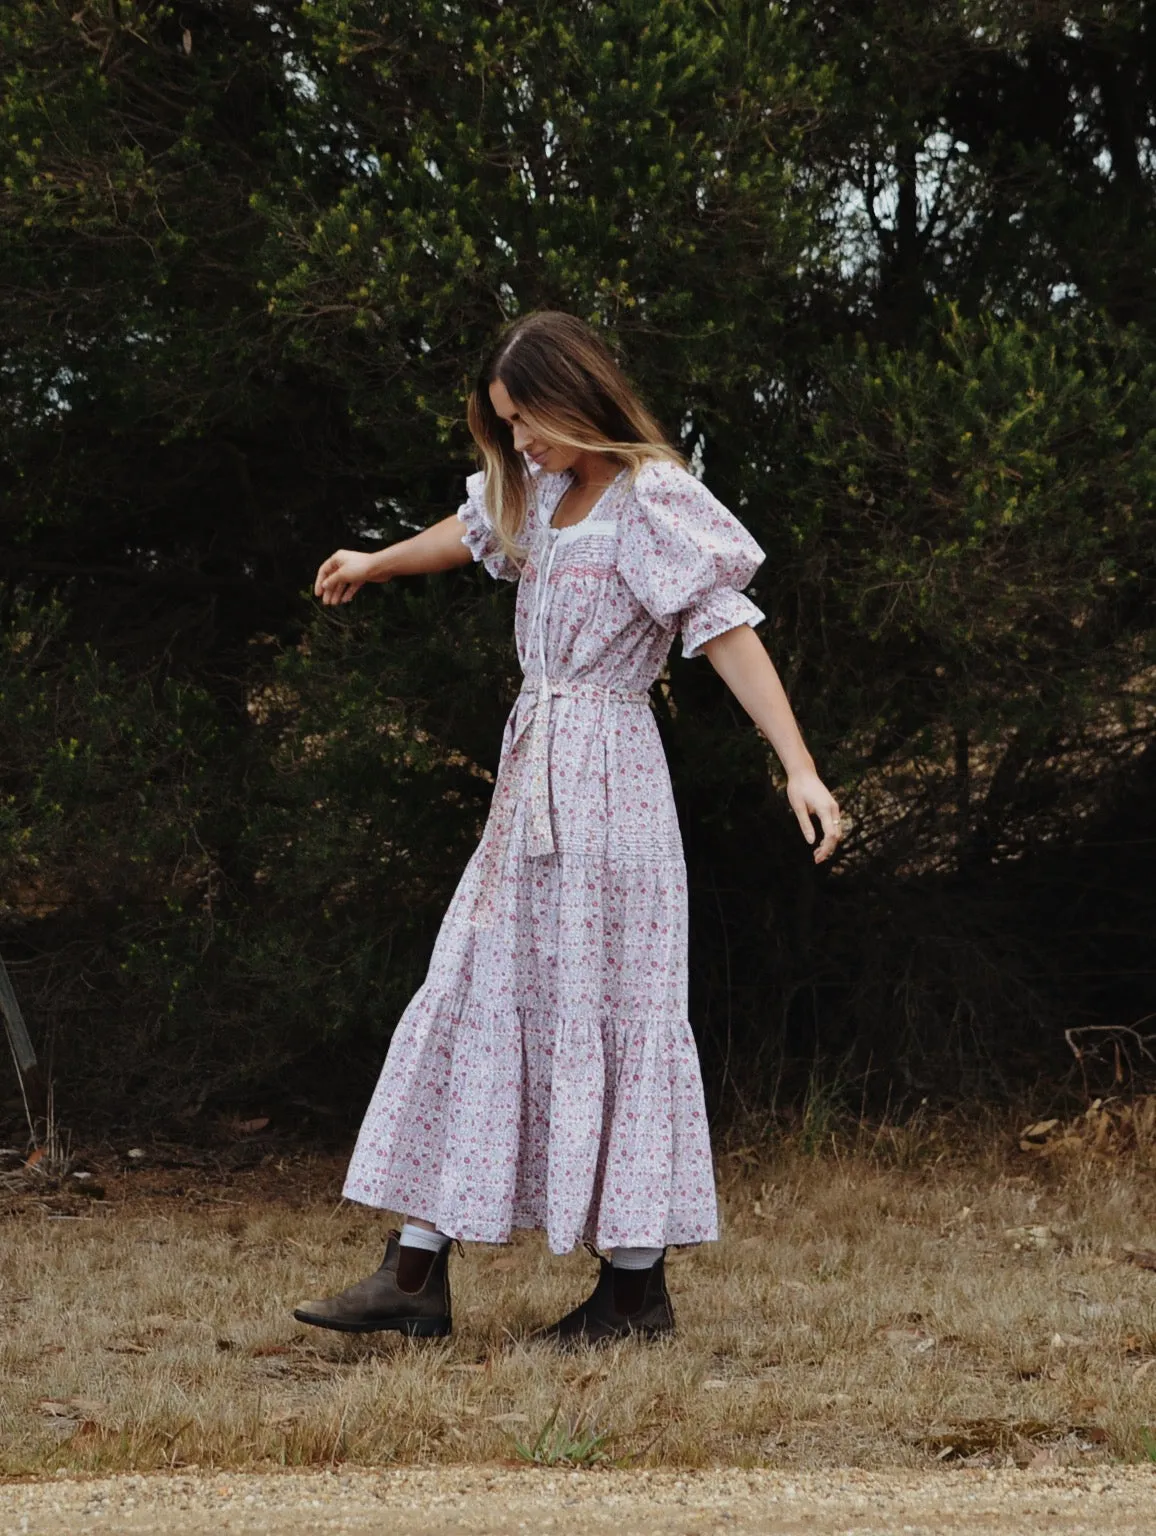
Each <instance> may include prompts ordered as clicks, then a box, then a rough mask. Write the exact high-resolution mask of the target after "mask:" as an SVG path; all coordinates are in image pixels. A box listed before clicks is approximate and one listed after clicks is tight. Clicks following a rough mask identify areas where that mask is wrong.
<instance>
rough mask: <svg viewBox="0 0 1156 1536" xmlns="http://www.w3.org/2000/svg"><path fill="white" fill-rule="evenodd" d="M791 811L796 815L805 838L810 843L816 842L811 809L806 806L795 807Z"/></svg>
mask: <svg viewBox="0 0 1156 1536" xmlns="http://www.w3.org/2000/svg"><path fill="white" fill-rule="evenodd" d="M791 809H792V810H793V811H794V813H795V820H796V821H797V822H798V823H799V826H800V828H801V829H802V833H803V836H804V837H805V838H806V839H807V841H808V842H809V843H813V842H814V841H815V828H814V827H813V826H812V825H811V812H810V808H809V807H808V806H806V805H802V806H800V805H793V806H792V807H791Z"/></svg>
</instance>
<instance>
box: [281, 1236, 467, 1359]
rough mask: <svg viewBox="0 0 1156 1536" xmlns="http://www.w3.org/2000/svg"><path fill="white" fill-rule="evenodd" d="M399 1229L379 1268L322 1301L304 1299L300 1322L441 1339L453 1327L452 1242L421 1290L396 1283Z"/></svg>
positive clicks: (295, 1311)
mask: <svg viewBox="0 0 1156 1536" xmlns="http://www.w3.org/2000/svg"><path fill="white" fill-rule="evenodd" d="M399 1237H400V1233H398V1232H397V1231H391V1232H390V1233H389V1238H388V1241H387V1242H386V1245H385V1258H384V1259H383V1260H382V1263H381V1267H380V1269H377V1270H375V1271H374V1273H373V1274H372V1275H368V1276H367V1277H366V1278H365V1279H364V1280H358V1281H357V1282H356V1283H355V1284H354V1285H350V1286H347V1287H346V1288H345V1290H343V1291H341V1292H340V1293H339V1294H338V1295H336V1296H327V1297H326V1298H325V1299H324V1300H323V1301H302V1302H299V1303H298V1305H297V1306H296V1307H294V1309H293V1316H294V1317H295V1318H296V1319H297V1321H298V1322H299V1323H312V1324H313V1326H314V1327H315V1328H336V1329H337V1330H338V1331H339V1332H340V1333H385V1332H394V1333H405V1334H409V1336H410V1337H411V1338H418V1339H440V1338H444V1337H445V1335H446V1334H447V1333H449V1331H450V1327H451V1313H450V1277H449V1267H448V1266H449V1256H450V1244H449V1243H447V1244H446V1245H445V1247H444V1248H443V1249H442V1250H441V1252H440V1253H436V1254H431V1255H430V1259H431V1263H430V1266H429V1272H428V1274H427V1275H426V1277H425V1281H424V1282H423V1284H422V1285H421V1287H420V1289H419V1290H416V1291H404V1290H402V1288H401V1287H400V1286H399V1285H398V1283H397V1264H398V1258H399V1256H400V1254H401V1247H400V1244H399V1242H398V1239H399Z"/></svg>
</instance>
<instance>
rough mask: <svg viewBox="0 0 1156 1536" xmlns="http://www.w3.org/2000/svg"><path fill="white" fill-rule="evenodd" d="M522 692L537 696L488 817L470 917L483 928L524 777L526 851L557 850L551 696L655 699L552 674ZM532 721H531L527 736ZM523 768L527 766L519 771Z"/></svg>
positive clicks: (515, 740)
mask: <svg viewBox="0 0 1156 1536" xmlns="http://www.w3.org/2000/svg"><path fill="white" fill-rule="evenodd" d="M518 697H519V699H527V700H530V701H532V708H531V709H530V710H529V711H523V713H522V717H521V719H520V720H519V722H518V725H517V727H516V728H515V731H514V736H513V738H512V740H511V742H510V746H509V750H508V751H507V753H506V760H505V762H504V763H503V764H502V770H501V772H500V773H499V775H498V780H499V782H498V783H497V784H496V785H495V786H494V797H493V802H492V804H491V807H490V816H489V822H488V824H487V827H486V831H485V833H484V835H483V837H482V842H481V846H480V848H479V854H480V856H481V864H482V870H481V877H480V880H479V883H478V889H477V896H476V898H475V903H474V911H473V914H472V916H471V921H472V922H473V923H474V924H475V926H478V927H484V926H487V925H488V920H489V918H490V917H492V915H493V912H494V909H495V898H496V896H497V892H498V887H499V885H500V883H501V879H502V872H503V868H504V865H505V857H506V849H507V847H508V845H509V841H510V833H511V832H512V830H513V825H514V811H515V809H516V807H517V802H518V789H519V785H520V782H521V781H522V780H523V778H524V782H525V784H526V792H527V793H526V812H527V837H526V852H527V853H528V854H529V855H530V856H531V857H532V858H539V857H541V856H543V855H545V854H549V853H553V852H554V849H555V844H554V829H553V827H552V826H551V823H550V701H551V699H600V700H604V701H606V702H610V703H615V704H649V703H650V694H649V692H647V691H646V690H645V689H642V688H606V687H603V686H602V685H601V684H599V683H584V682H579V681H575V680H571V679H569V678H551V677H547V678H541V679H539V680H537V681H534V680H532V679H529V678H528V679H527V680H526V682H525V683H524V684H523V686H522V688H521V691H520V692H519V694H518ZM527 722H528V723H529V725H530V730H529V735H528V736H527V734H526V725H527ZM523 743H525V746H523ZM523 764H524V766H523ZM519 769H521V770H522V771H521V772H519Z"/></svg>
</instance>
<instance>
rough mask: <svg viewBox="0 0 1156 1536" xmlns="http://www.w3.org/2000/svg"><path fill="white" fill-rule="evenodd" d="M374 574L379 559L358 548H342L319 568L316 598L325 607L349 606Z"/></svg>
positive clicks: (314, 592)
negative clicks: (360, 551)
mask: <svg viewBox="0 0 1156 1536" xmlns="http://www.w3.org/2000/svg"><path fill="white" fill-rule="evenodd" d="M375 572H376V559H375V557H374V556H373V555H366V554H362V553H359V551H357V550H355V549H339V550H337V551H336V552H335V553H334V554H332V555H330V557H329V559H328V560H326V561H325V562H324V563H323V564H322V565H321V566H319V567H318V571H317V580H316V581H315V582H314V583H313V595H314V597H319V598H320V599H321V601H322V602H323V603H324V604H325V605H326V607H331V606H333V605H334V604H336V603H348V602H350V601H351V599H353V598H355V597H356V596H357V594H358V593H359V592H360V591H361V589H362V587H363V586H364V585H365V583H366V582H367V581H372V580H373V579H374V575H375ZM378 579H379V580H380V577H378Z"/></svg>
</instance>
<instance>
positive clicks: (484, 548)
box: [458, 470, 522, 581]
mask: <svg viewBox="0 0 1156 1536" xmlns="http://www.w3.org/2000/svg"><path fill="white" fill-rule="evenodd" d="M485 484H486V476H485V471H484V470H478V471H477V473H476V474H472V475H470V476H468V477H467V479H466V499H465V501H463V502H462V504H461V506H460V507H459V508H458V517H459V519H460V520H461V522H462V523H463V525H464V526H465V530H466V531H465V533H463V534H462V543H463V544H464V545H465V546H466V548H467V549H468V550H469V552H470V554H471V555H473V557H474V559H475V560H480V561H481V562H482V563H483V564H484V565H485V567H486V570H487V571H489V573H490V575H491V576H496V577H497V578H498V579H499V580H501V581H517V580H518V578H519V576H521V574H522V573H521V571H520V570H519V569H518V567H517V565H516V564H515V563H514V561H513V560H511V559H510V557H509V555H507V554H506V553H505V552H504V550H503V549H502V546H501V545H500V544H499V543H498V538H497V535H496V534H495V532H494V525H493V524H492V523H491V522H490V515H489V513H488V512H487V511H486V496H485Z"/></svg>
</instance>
